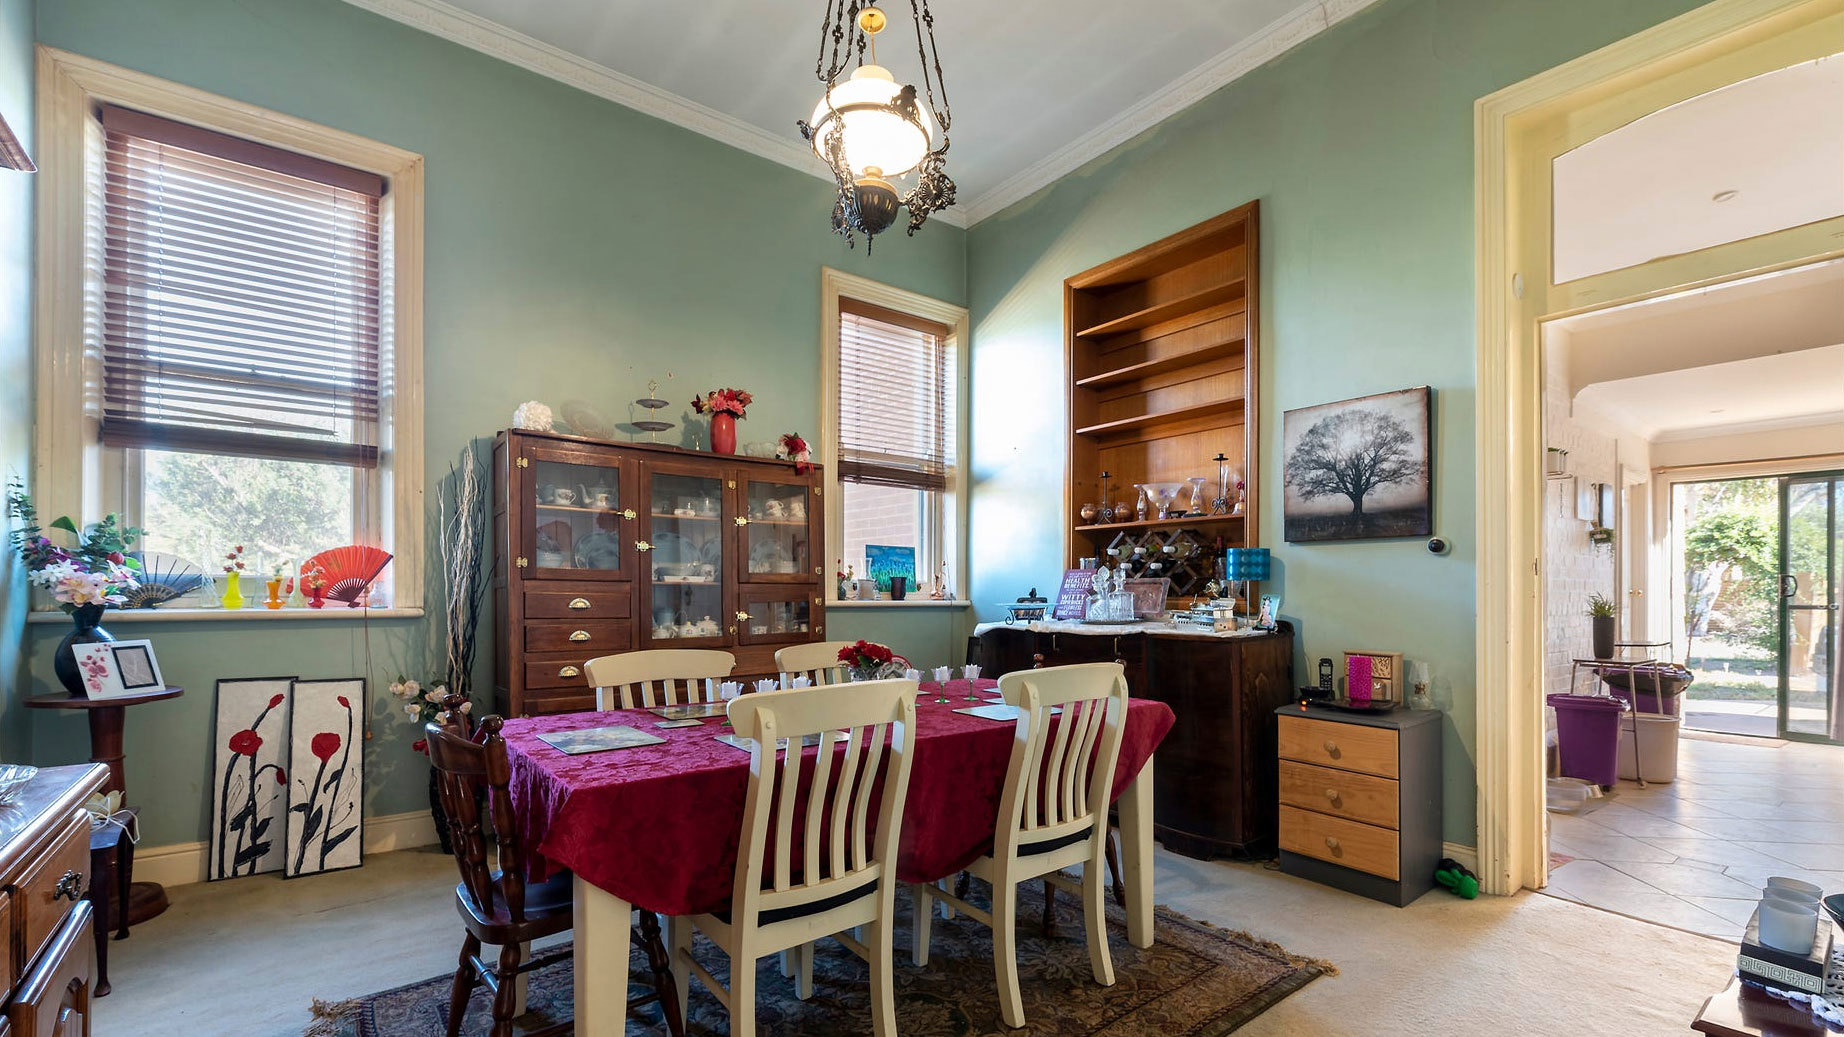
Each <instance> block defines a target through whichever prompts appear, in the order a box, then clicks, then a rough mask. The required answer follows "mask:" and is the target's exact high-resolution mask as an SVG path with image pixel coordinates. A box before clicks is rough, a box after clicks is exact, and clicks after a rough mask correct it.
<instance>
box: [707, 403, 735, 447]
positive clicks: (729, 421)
mask: <svg viewBox="0 0 1844 1037" xmlns="http://www.w3.org/2000/svg"><path fill="white" fill-rule="evenodd" d="M711 453H713V454H734V453H736V415H734V414H729V413H726V412H724V411H718V412H717V413H715V414H713V415H711Z"/></svg>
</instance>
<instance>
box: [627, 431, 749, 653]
mask: <svg viewBox="0 0 1844 1037" xmlns="http://www.w3.org/2000/svg"><path fill="white" fill-rule="evenodd" d="M644 478H645V481H646V486H647V491H646V501H647V508H646V515H645V518H646V521H647V535H646V537H645V538H644V544H643V547H644V550H643V551H642V557H643V559H644V561H643V562H642V565H644V566H645V568H646V571H647V573H646V574H647V582H648V585H649V590H648V595H647V599H646V600H647V612H646V614H645V616H643V617H642V619H643V620H644V622H645V625H646V628H647V631H648V637H647V641H648V643H650V644H652V645H656V646H663V647H682V648H683V647H701V646H703V645H704V644H707V643H708V644H712V645H721V644H723V643H725V642H727V641H728V640H729V638H728V637H727V628H728V627H729V626H730V623H729V621H728V617H727V615H726V612H725V608H724V565H725V563H726V561H727V559H725V557H724V553H725V547H726V544H725V540H726V539H727V538H726V537H725V535H724V525H725V521H726V516H725V509H724V480H723V479H721V478H719V477H718V476H715V475H700V474H697V473H695V472H691V471H685V470H674V469H673V468H672V467H671V466H670V465H666V464H662V463H654V462H649V463H648V465H647V471H646V474H645V476H644Z"/></svg>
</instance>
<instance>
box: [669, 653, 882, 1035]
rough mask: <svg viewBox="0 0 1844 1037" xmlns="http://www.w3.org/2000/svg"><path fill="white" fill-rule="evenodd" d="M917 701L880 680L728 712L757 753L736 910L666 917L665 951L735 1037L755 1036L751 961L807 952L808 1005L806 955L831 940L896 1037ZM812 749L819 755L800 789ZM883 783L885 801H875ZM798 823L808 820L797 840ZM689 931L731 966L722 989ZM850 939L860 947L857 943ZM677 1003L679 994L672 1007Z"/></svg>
mask: <svg viewBox="0 0 1844 1037" xmlns="http://www.w3.org/2000/svg"><path fill="white" fill-rule="evenodd" d="M915 693H916V682H915V681H905V680H886V681H864V682H861V683H858V684H853V685H851V686H849V687H846V686H840V685H833V686H826V687H815V688H796V689H792V690H783V691H777V692H775V693H773V694H769V695H744V696H742V697H741V698H738V699H735V700H732V701H731V703H730V705H729V709H728V712H729V716H730V724H731V727H732V728H733V729H734V730H735V733H736V734H737V735H738V736H740V737H743V738H749V739H753V740H754V743H755V744H754V745H753V746H752V747H751V749H750V753H749V787H748V792H747V794H746V798H745V799H744V803H743V831H742V836H741V839H740V841H739V842H738V845H737V856H736V880H735V886H734V888H733V890H732V892H731V896H730V907H729V910H728V911H727V912H724V913H722V914H708V915H695V916H692V917H691V918H689V919H679V918H674V919H670V920H669V923H668V924H669V929H670V936H669V940H668V942H669V943H670V944H671V945H672V955H673V961H674V964H675V966H678V967H679V968H681V969H683V970H684V973H688V974H689V975H692V976H696V977H697V978H698V980H699V981H700V982H702V983H703V984H704V985H705V986H706V987H707V988H709V989H710V991H711V993H712V994H713V995H715V996H716V998H717V1000H718V1001H720V1002H722V1004H723V1005H724V1007H725V1008H727V1009H729V1011H730V1033H731V1034H732V1035H734V1037H753V1035H754V1034H755V1032H756V1027H755V1008H756V989H755V979H756V961H757V959H759V958H762V957H764V956H765V955H770V954H776V953H779V952H783V951H790V950H794V949H796V948H806V950H804V951H803V952H802V953H803V957H804V962H803V966H804V967H803V969H802V979H801V981H800V983H801V985H802V986H803V987H807V989H806V990H803V991H802V993H803V995H804V994H807V993H810V992H811V988H810V983H811V964H812V959H811V951H810V945H811V944H812V943H813V941H815V940H820V939H824V938H826V937H828V936H830V937H832V938H833V939H835V940H837V941H838V942H839V943H840V944H841V945H843V946H844V947H845V948H846V949H847V950H850V951H851V952H852V953H854V954H856V955H858V956H859V957H861V958H863V959H864V960H865V961H866V962H867V963H868V964H869V965H870V968H871V1021H872V1032H873V1033H875V1034H877V1035H878V1037H896V987H895V982H894V977H893V976H892V974H891V970H892V965H891V956H892V950H891V931H892V929H893V928H894V927H895V922H896V851H897V845H898V843H899V841H900V839H901V833H902V828H903V802H904V799H905V797H906V796H907V795H908V792H909V769H910V764H911V763H912V762H913V761H914V759H915V753H914V749H915V741H916V706H915ZM778 742H780V743H781V745H784V746H785V747H786V748H779V747H778V745H777V743H778ZM809 742H811V743H813V744H815V745H817V746H818V747H819V748H818V749H817V750H816V753H815V758H814V762H813V764H812V765H811V766H810V767H808V768H805V769H806V770H807V772H808V775H809V780H808V781H807V782H806V783H804V785H803V783H802V781H801V776H802V774H801V772H802V770H803V768H802V764H801V760H802V757H803V756H804V755H805V752H804V750H805V748H806V744H807V743H809ZM886 743H888V744H887V745H886ZM879 773H881V774H882V775H883V786H882V795H881V798H880V800H879V801H878V802H872V796H871V793H872V791H873V788H874V786H876V784H877V777H878V775H879ZM796 814H800V815H802V816H801V828H800V830H799V831H798V832H797V831H796V830H795V828H794V821H795V817H796ZM771 824H772V825H773V831H772V833H771V830H770V825H771ZM873 825H874V826H875V828H874V829H873V827H872V826H873ZM693 927H696V928H697V929H700V930H702V931H703V932H704V934H705V935H706V936H707V937H709V938H710V940H711V942H712V943H713V944H715V945H716V946H717V948H718V949H719V950H721V951H723V953H724V954H725V955H727V956H728V957H729V959H730V985H729V987H728V988H725V987H724V985H723V984H721V983H719V982H718V981H717V979H716V977H714V976H713V975H712V974H711V973H710V971H709V970H707V969H706V968H705V967H704V966H702V965H700V964H699V963H698V961H697V959H695V958H693V957H692V953H691V930H692V928H693ZM858 927H863V928H862V932H863V936H864V939H863V941H862V942H860V941H859V940H858V939H856V938H854V937H853V936H852V935H851V930H854V929H857V928H858ZM685 995H686V987H685V986H681V987H680V988H679V996H680V997H681V998H684V997H685Z"/></svg>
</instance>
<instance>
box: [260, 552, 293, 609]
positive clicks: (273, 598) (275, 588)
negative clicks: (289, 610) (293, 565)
mask: <svg viewBox="0 0 1844 1037" xmlns="http://www.w3.org/2000/svg"><path fill="white" fill-rule="evenodd" d="M287 568H288V563H287V562H283V563H282V564H281V565H278V566H276V567H275V571H274V572H273V573H271V574H270V575H269V579H268V580H267V581H265V582H264V583H263V588H264V589H265V590H267V591H268V592H269V597H268V598H267V599H265V600H264V601H263V608H266V609H279V608H281V607H282V594H283V593H284V592H283V590H282V581H283V579H284V578H285V577H283V575H282V573H283V572H285V571H286V570H287Z"/></svg>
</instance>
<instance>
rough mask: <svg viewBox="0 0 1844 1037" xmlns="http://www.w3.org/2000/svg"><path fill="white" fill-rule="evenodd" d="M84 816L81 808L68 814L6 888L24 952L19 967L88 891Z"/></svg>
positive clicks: (87, 829) (87, 825)
mask: <svg viewBox="0 0 1844 1037" xmlns="http://www.w3.org/2000/svg"><path fill="white" fill-rule="evenodd" d="M88 817H89V815H87V814H84V813H83V812H81V811H79V812H77V813H76V814H74V815H72V816H71V819H70V821H69V822H68V823H67V824H66V825H65V826H64V828H63V829H62V830H61V831H59V832H58V834H57V835H56V836H54V837H53V838H52V839H51V840H50V842H48V843H47V844H46V847H47V848H46V850H45V851H44V853H43V854H42V855H40V856H39V858H38V860H37V861H36V863H35V864H33V866H31V867H29V868H28V869H27V870H26V871H25V873H24V874H22V875H21V876H20V878H19V884H18V885H17V886H14V887H12V888H11V889H8V890H7V893H8V894H9V895H10V897H11V900H12V910H13V915H14V918H15V919H16V921H15V923H14V924H15V926H16V927H17V928H16V929H15V931H16V932H19V933H21V934H23V936H24V939H23V940H21V942H20V944H19V947H20V949H21V951H22V953H23V955H24V957H23V960H22V961H21V962H20V964H21V965H22V966H23V965H25V963H27V962H30V961H31V960H32V959H33V958H35V957H37V956H38V952H39V950H40V948H42V947H44V946H45V941H47V940H49V939H51V935H52V934H53V933H55V932H57V931H58V924H59V923H60V922H62V921H64V916H65V915H66V914H68V913H69V912H70V910H71V908H73V907H75V906H76V905H77V901H78V900H79V899H81V898H82V896H83V895H84V894H85V893H87V892H89V888H90V882H89V875H90V823H89V821H88ZM60 890H62V892H61V893H60ZM73 894H74V896H73Z"/></svg>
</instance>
